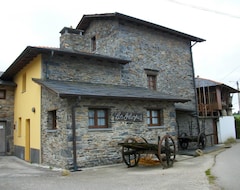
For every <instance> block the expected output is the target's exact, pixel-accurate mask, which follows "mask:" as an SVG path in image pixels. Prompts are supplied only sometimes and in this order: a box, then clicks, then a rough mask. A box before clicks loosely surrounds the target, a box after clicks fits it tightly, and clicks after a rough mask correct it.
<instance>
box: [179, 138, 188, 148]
mask: <svg viewBox="0 0 240 190" xmlns="http://www.w3.org/2000/svg"><path fill="white" fill-rule="evenodd" d="M179 144H180V147H181V148H182V149H183V150H186V149H187V148H188V140H185V139H179Z"/></svg>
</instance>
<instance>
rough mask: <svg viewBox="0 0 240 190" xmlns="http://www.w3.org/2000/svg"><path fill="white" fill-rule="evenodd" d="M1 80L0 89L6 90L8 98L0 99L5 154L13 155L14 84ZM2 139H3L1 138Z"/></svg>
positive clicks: (0, 118)
mask: <svg viewBox="0 0 240 190" xmlns="http://www.w3.org/2000/svg"><path fill="white" fill-rule="evenodd" d="M1 82H2V81H1V80H0V89H1V90H5V91H6V98H5V99H0V122H3V123H4V126H5V153H4V154H5V155H12V154H13V152H14V145H13V130H14V122H13V112H14V106H13V105H14V103H13V101H14V88H15V85H14V84H12V83H11V84H9V85H7V84H4V82H3V83H1ZM1 140H2V139H1Z"/></svg>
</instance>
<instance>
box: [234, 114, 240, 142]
mask: <svg viewBox="0 0 240 190" xmlns="http://www.w3.org/2000/svg"><path fill="white" fill-rule="evenodd" d="M234 118H235V125H236V135H237V139H240V115H234Z"/></svg>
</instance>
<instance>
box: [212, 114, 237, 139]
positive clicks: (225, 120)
mask: <svg viewBox="0 0 240 190" xmlns="http://www.w3.org/2000/svg"><path fill="white" fill-rule="evenodd" d="M217 128H218V143H224V142H225V141H226V140H227V139H228V138H230V137H233V138H236V131H235V120H234V117H233V116H223V117H220V118H219V121H218V123H217Z"/></svg>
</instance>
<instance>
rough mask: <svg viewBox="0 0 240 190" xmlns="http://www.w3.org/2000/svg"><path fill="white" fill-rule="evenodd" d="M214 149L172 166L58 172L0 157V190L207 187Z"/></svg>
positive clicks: (181, 189)
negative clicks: (163, 167) (64, 174)
mask: <svg viewBox="0 0 240 190" xmlns="http://www.w3.org/2000/svg"><path fill="white" fill-rule="evenodd" d="M214 157H215V154H214V153H209V154H205V155H203V156H200V157H195V158H194V157H190V156H179V155H177V162H175V163H174V167H173V168H169V169H162V167H160V166H144V165H140V166H139V167H134V168H127V167H126V165H125V164H119V165H113V166H107V167H94V168H88V169H83V171H79V172H72V173H70V175H69V176H62V175H61V172H60V171H54V170H51V169H49V168H42V167H39V166H37V165H33V164H29V163H26V162H24V161H22V160H19V159H18V158H16V157H12V156H10V157H0V190H14V189H17V190H31V189H34V190H42V189H44V190H66V189H67V190H69V189H71V190H75V189H76V190H95V189H97V190H112V189H114V190H123V189H124V190H128V189H131V190H135V189H136V190H146V189H147V190H155V189H158V190H159V189H164V190H178V189H179V190H192V189H194V190H209V189H211V190H212V189H214V190H215V189H219V188H216V187H214V186H213V185H209V182H208V179H207V177H206V175H205V171H206V170H207V169H209V168H211V167H212V166H213V164H214Z"/></svg>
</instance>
